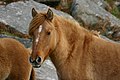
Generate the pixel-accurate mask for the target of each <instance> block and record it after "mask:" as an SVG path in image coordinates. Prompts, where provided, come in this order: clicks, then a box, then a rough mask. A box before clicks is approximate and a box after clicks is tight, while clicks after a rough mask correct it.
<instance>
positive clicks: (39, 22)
mask: <svg viewBox="0 0 120 80" xmlns="http://www.w3.org/2000/svg"><path fill="white" fill-rule="evenodd" d="M32 17H33V19H32V20H31V23H30V26H29V34H30V36H31V37H32V38H33V42H32V53H31V56H30V62H31V63H32V65H33V66H34V67H36V68H37V67H40V66H41V64H42V63H43V62H44V60H45V59H46V58H47V57H48V56H49V54H50V53H52V51H54V49H55V48H56V45H57V43H58V38H57V37H58V35H57V31H56V27H55V26H54V22H53V19H54V15H53V11H52V10H51V9H48V11H47V12H46V13H38V12H37V11H36V10H35V9H34V8H33V9H32Z"/></svg>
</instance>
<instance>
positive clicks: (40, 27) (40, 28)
mask: <svg viewBox="0 0 120 80" xmlns="http://www.w3.org/2000/svg"><path fill="white" fill-rule="evenodd" d="M41 31H42V25H40V26H39V29H38V35H37V38H36V40H35V42H36V43H38V41H39V37H40V36H39V33H40V32H41Z"/></svg>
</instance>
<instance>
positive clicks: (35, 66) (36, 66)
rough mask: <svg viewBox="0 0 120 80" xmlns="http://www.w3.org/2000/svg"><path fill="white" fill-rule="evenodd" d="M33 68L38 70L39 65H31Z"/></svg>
mask: <svg viewBox="0 0 120 80" xmlns="http://www.w3.org/2000/svg"><path fill="white" fill-rule="evenodd" d="M33 67H34V68H40V67H41V65H33Z"/></svg>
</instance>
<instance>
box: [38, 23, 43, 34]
mask: <svg viewBox="0 0 120 80" xmlns="http://www.w3.org/2000/svg"><path fill="white" fill-rule="evenodd" d="M41 31H42V25H40V27H39V30H38V32H39V33H40V32H41Z"/></svg>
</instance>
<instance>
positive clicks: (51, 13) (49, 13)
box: [46, 8, 53, 21]
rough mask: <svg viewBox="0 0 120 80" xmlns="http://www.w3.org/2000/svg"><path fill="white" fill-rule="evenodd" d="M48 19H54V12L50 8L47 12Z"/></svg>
mask: <svg viewBox="0 0 120 80" xmlns="http://www.w3.org/2000/svg"><path fill="white" fill-rule="evenodd" d="M46 17H47V19H49V20H51V21H52V19H53V11H52V10H51V9H50V8H49V9H48V11H47V15H46Z"/></svg>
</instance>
